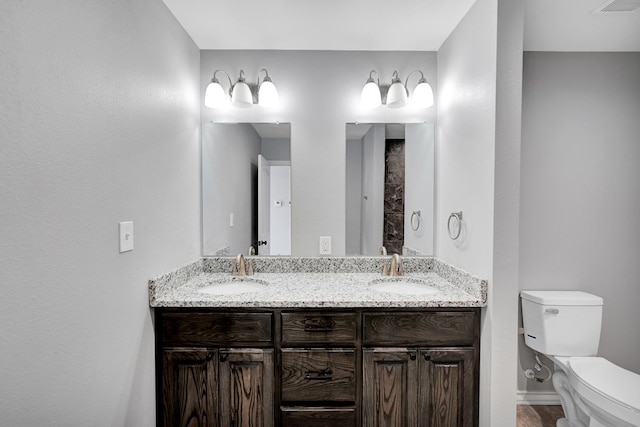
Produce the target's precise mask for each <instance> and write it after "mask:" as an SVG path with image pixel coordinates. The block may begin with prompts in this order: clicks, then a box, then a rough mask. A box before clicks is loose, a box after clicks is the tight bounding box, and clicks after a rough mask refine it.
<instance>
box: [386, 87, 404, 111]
mask: <svg viewBox="0 0 640 427" xmlns="http://www.w3.org/2000/svg"><path fill="white" fill-rule="evenodd" d="M405 105H407V90H406V89H405V87H404V85H403V84H402V82H400V81H396V82H393V83H392V84H391V87H390V88H389V92H387V107H389V108H400V107H404V106H405Z"/></svg>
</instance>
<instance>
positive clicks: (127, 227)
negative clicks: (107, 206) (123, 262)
mask: <svg viewBox="0 0 640 427" xmlns="http://www.w3.org/2000/svg"><path fill="white" fill-rule="evenodd" d="M118 225H119V227H118V228H119V230H120V253H123V252H129V251H132V250H133V221H127V222H121V223H119V224H118Z"/></svg>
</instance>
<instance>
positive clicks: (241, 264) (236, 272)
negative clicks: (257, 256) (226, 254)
mask: <svg viewBox="0 0 640 427" xmlns="http://www.w3.org/2000/svg"><path fill="white" fill-rule="evenodd" d="M231 275H232V276H252V275H253V264H252V262H251V261H249V262H246V261H245V259H244V255H242V254H238V256H236V261H235V262H234V263H233V269H232V270H231Z"/></svg>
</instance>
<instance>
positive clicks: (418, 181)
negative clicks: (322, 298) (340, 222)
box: [345, 123, 435, 256]
mask: <svg viewBox="0 0 640 427" xmlns="http://www.w3.org/2000/svg"><path fill="white" fill-rule="evenodd" d="M434 150H435V144H434V127H433V124H431V123H406V124H401V123H367V124H365V123H359V124H356V123H347V125H346V165H347V170H346V199H347V202H346V236H345V237H346V238H345V242H346V254H347V255H367V256H372V255H379V254H380V253H381V247H384V248H385V250H386V252H387V253H388V254H392V253H400V254H403V255H433V248H434V235H433V223H434V188H435V185H434V184H435V183H434V180H435V168H434V165H435V152H434Z"/></svg>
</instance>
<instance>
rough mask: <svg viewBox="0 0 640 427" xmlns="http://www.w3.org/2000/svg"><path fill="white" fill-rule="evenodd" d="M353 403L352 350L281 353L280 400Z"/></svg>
mask: <svg viewBox="0 0 640 427" xmlns="http://www.w3.org/2000/svg"><path fill="white" fill-rule="evenodd" d="M355 399H356V352H355V350H353V349H282V400H283V401H289V402H296V401H316V402H318V401H332V402H352V401H355Z"/></svg>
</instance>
